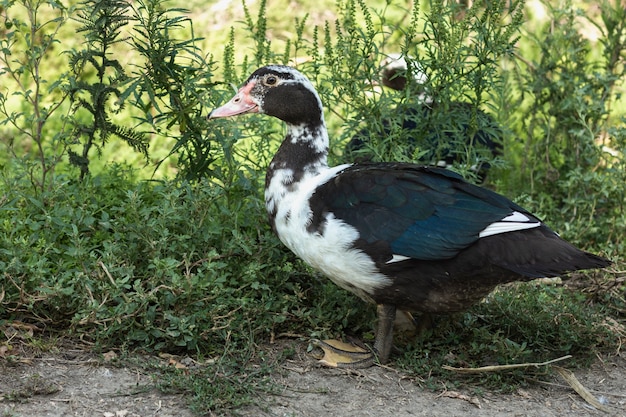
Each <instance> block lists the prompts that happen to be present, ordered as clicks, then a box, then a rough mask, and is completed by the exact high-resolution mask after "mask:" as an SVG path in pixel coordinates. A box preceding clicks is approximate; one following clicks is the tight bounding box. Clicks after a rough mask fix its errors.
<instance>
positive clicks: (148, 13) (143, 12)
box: [0, 0, 626, 411]
mask: <svg viewBox="0 0 626 417" xmlns="http://www.w3.org/2000/svg"><path fill="white" fill-rule="evenodd" d="M470 3H471V2H470ZM625 10H626V8H625V7H624V5H623V4H622V3H621V2H620V1H618V0H604V1H602V2H600V3H593V4H591V3H588V2H579V1H575V0H563V1H550V2H549V1H541V0H533V1H529V2H527V3H523V2H521V1H504V0H496V1H492V2H473V4H469V5H468V4H466V3H465V2H460V3H457V2H454V1H443V0H432V1H429V2H421V3H419V4H415V5H413V3H412V2H385V1H373V2H367V5H366V4H365V2H364V1H356V0H346V1H337V2H333V1H330V0H322V1H318V2H315V3H313V2H299V3H298V4H297V5H296V4H294V3H291V2H288V1H285V0H276V1H272V0H266V1H247V2H242V3H240V2H231V1H219V2H215V3H207V2H200V1H196V0H191V1H186V2H179V1H176V0H170V1H165V0H138V1H134V2H127V1H113V0H103V1H95V0H87V1H84V2H77V1H69V2H68V1H65V2H63V1H61V2H59V1H52V0H48V1H39V0H19V1H18V0H2V1H0V148H1V149H2V151H1V152H0V274H1V278H0V329H4V330H6V329H8V328H10V327H11V326H12V324H13V323H18V322H22V323H29V324H32V325H34V326H35V327H36V328H37V329H38V330H39V331H41V333H36V334H35V335H34V336H33V335H23V341H24V343H26V344H28V342H29V341H31V340H32V338H37V337H44V336H45V337H50V335H55V336H57V337H61V336H62V337H69V336H72V337H76V338H79V339H80V340H81V341H83V342H85V343H88V344H89V345H92V346H94V347H95V348H97V349H111V348H116V349H120V350H121V351H124V352H128V351H131V350H136V349H141V350H145V351H149V352H170V353H178V354H186V355H193V356H194V357H196V358H197V359H198V360H199V361H202V359H210V364H211V365H210V366H209V365H207V366H206V367H203V368H202V369H201V370H198V371H197V373H196V374H193V373H192V374H191V375H189V374H188V373H185V374H183V373H176V371H172V372H171V374H169V375H170V377H169V378H166V379H165V380H164V382H163V388H164V389H180V390H185V391H190V392H191V393H192V394H193V395H194V396H195V398H196V400H197V401H196V403H195V406H196V407H197V408H198V410H199V411H203V410H204V411H206V410H212V409H217V408H223V407H234V406H237V405H240V404H242V403H245V402H246V401H247V400H248V399H249V398H250V395H252V394H251V393H253V392H254V391H255V390H258V389H267V390H271V387H269V386H268V385H267V384H266V377H267V375H268V374H269V373H270V372H272V369H273V368H272V366H273V364H275V363H277V362H280V360H282V359H283V358H284V357H288V356H289V355H292V354H293V350H292V348H287V349H285V350H284V351H281V352H280V354H278V355H276V354H275V352H273V351H272V349H271V347H268V344H269V343H270V342H275V341H276V340H280V339H285V340H291V339H296V340H297V341H298V343H304V344H305V345H306V343H307V341H308V340H309V338H311V337H332V336H342V335H344V334H354V335H357V336H359V337H365V338H366V339H367V338H368V337H371V331H372V325H373V319H374V311H373V310H374V308H373V307H372V306H367V305H364V304H362V302H361V301H360V300H357V299H355V298H354V297H353V296H352V295H350V294H347V293H345V292H344V291H342V290H340V289H338V288H336V287H335V286H334V285H333V284H332V283H330V282H329V281H328V280H326V279H325V278H324V277H321V276H319V275H318V274H316V273H315V272H313V271H311V270H309V269H308V268H307V267H306V266H304V265H303V264H302V263H300V262H299V261H298V260H297V259H295V258H294V257H293V256H292V255H291V254H290V253H288V252H287V251H286V249H285V248H284V247H283V246H282V245H281V244H280V242H279V241H278V240H277V239H276V238H275V237H274V236H273V235H272V233H271V232H270V230H269V228H268V226H267V225H266V223H265V218H266V214H265V211H264V207H263V202H262V185H263V180H264V171H265V168H266V167H267V165H268V163H269V161H270V159H271V157H272V154H273V151H274V150H275V149H276V148H277V146H278V145H279V143H280V139H281V138H282V137H283V135H282V132H283V131H282V127H281V125H280V123H279V122H278V121H274V120H268V119H267V118H263V119H260V118H259V116H249V117H246V118H242V119H238V120H237V121H233V120H217V121H211V123H209V122H208V121H207V120H206V116H207V114H208V113H209V111H210V110H211V109H212V108H214V107H216V106H218V105H220V104H222V103H224V102H225V101H226V100H228V99H229V98H230V97H231V96H232V95H233V94H234V92H235V91H236V88H237V87H238V86H239V85H240V84H241V83H242V82H243V81H245V79H246V78H247V76H248V75H249V74H250V73H251V72H252V71H253V70H254V69H256V68H257V67H259V66H261V65H265V64H268V63H281V64H289V65H294V66H297V67H298V68H299V69H300V70H301V71H302V72H303V73H305V74H306V75H307V76H309V78H311V80H312V81H313V83H314V84H315V85H316V87H317V89H318V91H319V93H320V95H321V97H322V101H323V103H324V105H325V109H326V119H327V122H328V125H329V130H330V137H331V147H332V150H331V153H332V154H331V162H332V163H341V162H344V161H345V160H346V158H347V155H345V154H344V146H345V143H347V142H348V141H349V140H350V138H351V137H352V135H353V134H354V132H356V131H358V130H361V129H367V130H368V131H369V132H371V135H372V141H371V143H368V146H369V147H370V150H371V151H372V152H373V154H374V155H376V158H377V159H380V160H392V159H393V160H397V159H404V160H407V159H409V160H410V159H413V157H415V156H416V155H417V154H419V153H420V152H425V151H426V149H420V148H419V147H418V149H417V150H416V151H415V152H414V154H413V155H407V153H406V152H403V145H402V144H403V143H406V141H407V140H408V138H407V135H409V133H407V132H406V131H403V130H402V129H391V131H389V129H388V126H387V127H385V126H384V125H383V124H382V123H381V120H383V119H388V120H392V121H393V120H394V118H396V119H398V118H399V117H401V115H400V114H399V112H398V110H397V109H402V106H409V105H411V103H412V102H413V101H414V100H415V97H416V93H415V91H416V90H415V89H412V88H408V89H406V90H404V91H400V92H398V91H394V90H390V89H385V88H382V87H380V74H379V70H380V67H379V64H380V61H381V60H382V59H383V58H385V57H386V56H388V55H389V54H392V53H402V54H404V55H405V56H408V57H410V59H414V60H415V62H418V63H419V65H420V66H421V68H422V69H423V70H424V72H425V73H426V75H427V80H425V83H424V84H422V85H412V87H415V88H418V89H421V90H420V91H428V92H429V94H430V95H431V96H432V97H433V99H434V100H436V102H437V103H438V104H439V105H438V106H437V108H436V109H435V110H434V111H433V113H432V114H430V115H429V120H428V124H427V125H426V124H425V125H424V127H423V129H422V132H421V133H410V135H412V136H413V138H412V139H411V140H417V141H418V142H417V143H420V142H419V139H420V138H419V137H418V136H419V135H428V134H429V131H431V130H432V129H437V128H440V127H441V126H445V124H446V123H449V122H450V118H451V116H450V113H449V108H450V107H449V103H453V102H455V101H462V102H467V103H470V104H471V105H472V108H474V109H480V110H482V111H484V112H485V113H487V114H489V115H490V116H491V117H492V118H493V119H495V120H496V121H497V122H498V123H499V125H500V126H501V129H502V132H503V133H502V145H503V153H502V155H499V156H498V157H494V156H493V155H490V154H487V155H486V154H484V153H481V152H480V150H479V149H473V148H472V147H471V146H469V147H468V146H467V144H466V143H465V142H463V139H462V137H458V138H450V140H451V141H453V142H454V141H457V142H458V143H456V145H457V149H462V151H461V153H462V154H463V158H460V161H459V163H458V164H456V165H455V166H454V167H453V169H455V170H457V171H459V172H460V173H461V174H463V175H465V176H466V177H467V178H468V179H469V180H470V181H474V180H476V178H475V173H474V172H473V171H472V169H471V165H473V164H474V163H475V161H476V160H482V161H484V162H488V163H489V164H490V166H491V167H492V168H491V170H490V172H489V175H488V178H487V183H486V184H485V186H488V187H491V188H493V189H495V190H497V191H499V192H501V193H503V194H505V195H507V196H509V197H510V198H512V199H514V200H515V201H517V202H519V203H520V204H522V205H523V206H525V207H526V208H528V209H529V210H531V211H534V212H535V213H537V214H538V215H539V216H540V217H542V218H543V219H544V220H545V221H546V222H547V223H548V224H549V225H550V226H552V228H553V229H555V230H557V231H559V232H560V233H561V235H562V236H563V237H564V238H566V239H567V240H570V241H572V242H573V243H575V244H577V245H578V246H580V247H582V248H584V249H586V250H589V251H592V252H595V253H599V254H601V255H604V256H607V257H609V258H611V259H612V260H614V261H615V266H614V267H613V268H611V269H609V270H606V271H602V272H593V273H589V274H584V275H583V274H575V275H574V276H573V277H571V279H570V280H568V281H565V282H564V283H559V282H556V283H554V282H553V283H551V284H536V283H531V284H524V285H518V286H513V287H507V288H503V289H499V290H498V291H497V292H496V293H494V294H493V295H492V296H490V297H489V299H488V301H489V302H488V303H483V304H481V305H478V306H476V307H475V308H474V309H472V310H471V311H469V312H468V313H465V314H460V315H457V316H454V317H452V318H451V319H449V320H447V321H444V322H442V324H440V325H439V326H438V327H436V328H435V329H434V330H433V331H432V333H430V334H428V335H426V336H423V337H422V338H418V339H416V340H413V341H411V342H409V343H408V344H407V345H406V346H404V347H403V349H404V352H405V353H403V354H402V355H400V357H398V358H397V363H396V365H397V366H398V367H401V368H402V369H403V370H404V371H406V372H407V373H414V374H416V375H421V376H423V377H424V378H425V380H426V381H427V382H428V384H434V383H435V382H433V381H442V380H443V381H444V383H446V384H450V385H455V384H461V383H480V384H484V385H486V386H489V387H498V389H506V387H512V386H517V385H519V384H523V383H526V382H525V381H526V379H525V378H524V376H523V375H519V374H508V375H506V376H502V375H500V376H498V377H497V381H496V380H494V379H493V377H492V379H489V378H490V377H488V376H481V377H480V380H478V381H474V380H471V381H470V380H468V379H459V377H458V376H454V375H451V374H450V373H446V372H445V371H443V370H441V369H440V365H441V364H444V363H445V364H450V365H453V366H454V365H457V364H459V363H462V364H466V365H468V364H469V365H476V366H478V365H481V364H484V363H510V362H520V361H535V362H538V361H542V360H548V359H553V358H554V357H556V356H557V355H565V354H573V355H574V360H573V364H578V365H582V364H584V363H586V362H588V361H589V360H592V359H593V358H594V357H595V354H596V353H603V354H609V355H610V354H617V353H618V352H619V346H621V343H623V341H624V336H625V331H624V313H625V311H626V301H625V299H624V292H625V289H626V287H625V283H624V272H623V271H624V262H623V259H624V253H625V252H626V249H625V247H624V239H623V235H624V231H625V230H626V213H625V212H624V204H625V202H626V158H625V155H624V152H625V151H626V124H625V120H626V118H625V116H626V100H625V99H624V97H623V92H624V87H625V85H624V81H625V79H626V77H624V75H625V71H626V69H625V68H626V67H625V66H624V63H625V60H626V52H625V51H626V11H625ZM466 117H469V119H468V120H470V122H469V128H470V130H471V129H477V128H478V126H475V125H474V124H475V123H476V120H477V119H476V113H473V114H470V115H469V116H466ZM398 120H399V119H398ZM395 125H397V126H400V125H401V122H400V123H396V124H395ZM392 126H394V124H393V123H392ZM385 129H387V130H385ZM561 316H567V317H568V318H570V319H568V320H565V321H559V326H554V321H555V317H561ZM525 318H526V319H532V320H524V319H525ZM59 335H60V336H59ZM5 338H6V340H0V343H2V344H4V345H5V346H13V347H12V348H9V349H8V352H10V355H19V352H18V350H17V348H15V336H9V333H8V332H5ZM11 349H13V350H11ZM272 352H273V353H272ZM207 363H209V361H207ZM259 365H261V366H259ZM433 370H434V371H433ZM243 374H246V375H248V377H246V381H247V383H245V384H242V383H241V380H240V376H241V375H243ZM425 375H428V376H427V377H426V376H425ZM196 376H197V377H199V378H195V377H196ZM190 381H191V382H190ZM503 381H504V382H506V383H504V384H503ZM437 383H440V382H437ZM212 392H219V393H220V395H219V396H216V395H212Z"/></svg>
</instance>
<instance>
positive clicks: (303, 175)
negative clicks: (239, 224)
mask: <svg viewBox="0 0 626 417" xmlns="http://www.w3.org/2000/svg"><path fill="white" fill-rule="evenodd" d="M326 169H328V132H327V131H326V125H325V124H324V119H323V117H320V119H319V121H317V122H315V123H303V124H287V135H286V136H285V139H284V140H283V143H282V144H281V145H280V148H279V149H278V151H277V152H276V154H275V155H274V158H273V159H272V162H271V163H270V166H269V169H268V170H267V176H266V178H265V203H266V207H267V211H268V213H269V215H270V219H272V220H273V217H274V215H275V214H276V210H277V207H278V204H280V201H281V200H282V199H283V197H284V196H285V194H287V193H292V192H298V191H299V190H300V186H301V184H302V183H303V182H305V181H307V180H308V179H311V178H312V177H316V176H317V175H319V174H320V173H321V172H322V171H324V170H326Z"/></svg>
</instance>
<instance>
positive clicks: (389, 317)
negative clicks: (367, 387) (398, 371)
mask: <svg viewBox="0 0 626 417" xmlns="http://www.w3.org/2000/svg"><path fill="white" fill-rule="evenodd" d="M377 312H378V328H377V329H376V340H375V341H374V349H373V351H370V350H367V349H364V348H362V347H359V346H355V345H353V344H351V343H344V342H341V341H338V340H324V341H321V340H316V341H314V343H315V344H316V345H318V346H319V347H320V348H321V349H322V350H323V351H324V356H323V357H322V358H321V359H320V363H321V364H322V365H325V366H330V367H333V368H351V369H363V368H368V367H370V366H372V365H373V364H374V361H375V359H376V358H377V357H378V360H379V362H380V363H383V364H384V363H386V362H387V361H388V360H389V354H390V353H391V348H392V346H393V324H394V320H395V317H396V307H395V306H393V305H388V304H379V305H378V307H377Z"/></svg>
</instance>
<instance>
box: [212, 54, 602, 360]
mask: <svg viewBox="0 0 626 417" xmlns="http://www.w3.org/2000/svg"><path fill="white" fill-rule="evenodd" d="M251 113H258V114H263V115H267V116H271V117H275V118H278V119H280V120H282V121H283V123H284V124H285V126H286V135H285V137H284V139H283V141H282V143H281V144H280V146H279V148H278V150H277V151H276V153H275V154H274V156H273V159H272V161H271V162H270V164H269V167H268V169H267V173H266V179H265V206H266V209H267V214H268V218H269V223H270V225H271V227H272V229H273V231H274V232H275V233H276V235H277V236H278V238H279V239H280V240H281V241H282V243H283V244H284V245H285V246H286V247H287V248H289V249H290V250H291V251H292V252H293V253H295V254H296V255H297V256H298V257H299V258H301V259H302V260H303V261H304V262H306V263H307V264H309V265H310V266H311V267H313V268H314V269H316V270H318V271H320V272H321V273H322V274H324V275H326V276H327V277H328V278H330V279H331V280H332V281H333V282H334V283H335V284H337V285H338V286H339V287H341V288H343V289H345V290H347V291H350V292H352V293H354V294H356V295H357V296H358V297H360V298H361V299H362V300H364V301H365V302H367V303H371V304H374V305H376V308H377V327H376V331H375V336H374V337H375V339H374V343H373V346H371V347H368V346H366V347H365V348H364V347H363V345H359V344H358V343H357V344H354V343H345V342H342V341H339V340H328V341H323V342H322V344H321V346H322V348H325V349H324V350H325V352H326V353H327V355H326V356H325V357H324V358H322V360H321V362H322V364H324V365H328V366H334V367H346V368H366V367H368V366H372V365H373V364H375V363H380V364H385V363H387V362H388V361H389V359H390V354H391V352H392V347H393V333H394V328H393V323H394V321H395V318H396V313H397V312H398V311H400V312H404V311H407V312H423V313H428V314H441V313H453V312H459V311H463V310H466V309H467V308H469V307H470V306H472V305H473V304H475V303H477V302H479V301H480V300H482V299H483V298H484V297H485V296H486V295H488V294H489V293H490V292H491V291H492V290H493V289H494V288H495V287H496V286H497V285H499V284H503V283H508V282H513V281H529V280H533V279H535V278H542V277H557V276H561V275H562V274H565V273H567V272H571V271H576V270H583V269H593V268H604V267H606V266H608V265H610V263H611V262H610V261H609V260H608V259H605V258H603V257H600V256H597V255H594V254H592V253H589V252H585V251H583V250H580V249H578V248H577V247H575V246H573V245H572V244H570V243H569V242H567V241H566V240H564V239H562V238H561V237H559V235H558V234H557V233H555V232H554V231H552V230H551V229H550V228H549V227H548V226H547V225H546V224H545V223H544V222H543V221H541V220H540V219H539V218H538V217H537V216H535V215H533V214H531V213H530V212H528V211H527V210H525V209H524V208H522V207H521V206H519V205H518V204H516V203H514V202H512V201H511V200H509V199H508V198H506V197H504V196H503V195H501V194H498V193H496V192H494V191H492V190H490V189H488V188H485V187H481V186H479V185H475V184H472V183H470V182H468V181H466V180H464V179H463V178H462V177H461V176H460V175H458V174H456V173H454V172H453V171H450V170H447V169H444V168H438V167H432V166H427V165H419V164H414V163H399V162H379V163H363V164H360V163H345V164H341V165H336V166H329V164H328V153H329V134H328V131H327V128H326V124H325V121H324V111H323V106H322V101H321V99H320V97H319V95H318V94H317V92H316V90H315V88H314V86H313V84H312V83H311V82H310V81H309V79H308V78H307V77H306V76H305V75H303V74H302V73H301V72H300V71H298V70H297V69H296V68H293V67H290V66H284V65H268V66H263V67H261V68H259V69H257V70H256V71H254V72H253V73H252V74H251V75H250V76H249V78H248V79H247V81H245V82H244V84H243V86H242V87H241V88H240V89H239V90H238V92H237V93H236V94H235V95H234V97H232V99H230V100H229V101H228V102H227V103H225V104H224V105H222V106H220V107H218V108H216V109H214V110H213V111H212V112H211V113H210V114H209V115H208V118H209V119H217V118H224V117H234V116H240V115H244V114H251Z"/></svg>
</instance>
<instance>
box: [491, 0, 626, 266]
mask: <svg viewBox="0 0 626 417" xmlns="http://www.w3.org/2000/svg"><path fill="white" fill-rule="evenodd" d="M545 5H546V7H547V8H548V10H549V12H550V15H551V16H553V18H552V19H553V20H552V22H550V23H546V24H545V25H544V27H542V28H540V30H538V31H537V33H536V34H534V35H533V36H531V37H530V39H531V40H532V42H533V43H532V45H533V47H534V51H533V53H529V54H528V55H529V57H528V58H527V59H524V60H523V61H522V62H523V63H524V64H525V65H523V66H519V67H515V71H514V72H513V75H514V78H513V79H512V80H511V86H510V87H511V91H513V92H515V94H516V95H515V96H514V97H515V98H514V100H516V101H515V102H513V103H512V104H511V107H512V108H516V109H520V111H519V112H518V113H517V114H516V118H517V119H518V120H519V123H518V124H516V125H515V132H516V133H517V134H518V137H519V141H516V142H510V143H507V144H506V150H507V151H509V155H510V157H509V158H510V159H511V161H512V163H513V164H514V166H515V167H518V169H515V170H509V171H508V172H507V173H503V177H505V176H508V184H509V187H511V188H512V189H515V190H517V192H520V191H521V190H523V191H525V192H527V193H529V197H530V201H529V208H531V209H534V210H537V211H539V212H541V213H542V214H543V215H544V216H546V217H549V218H550V223H551V224H552V225H553V226H554V227H555V228H556V229H557V230H562V231H563V232H564V236H565V237H566V238H568V239H570V240H572V241H573V242H575V243H579V244H583V243H584V244H586V245H590V246H593V245H595V247H598V248H602V247H604V250H607V248H606V246H605V245H606V243H607V242H609V244H610V245H611V246H614V248H612V249H614V250H615V251H616V253H619V254H622V255H623V254H624V246H623V244H622V243H621V242H620V241H619V239H616V238H615V231H616V230H619V229H623V228H624V227H625V226H626V223H625V212H624V202H625V200H626V176H625V175H626V170H625V168H626V165H625V164H626V158H624V154H623V152H624V149H626V148H625V145H626V129H624V121H625V120H626V119H625V118H624V112H623V108H622V109H621V110H622V112H621V115H620V114H616V112H615V110H616V109H615V107H616V104H617V103H618V100H619V99H620V93H619V91H620V88H622V87H623V80H624V76H625V75H626V72H625V71H626V69H625V68H626V66H625V65H624V64H625V61H624V52H625V51H626V42H625V41H624V39H625V38H626V14H625V13H626V12H625V11H624V8H623V7H622V6H621V5H620V4H619V3H615V4H611V3H610V2H609V1H605V2H603V3H602V7H601V8H600V16H599V19H598V18H597V17H596V18H595V19H594V17H593V16H589V17H588V16H586V15H585V14H584V12H583V11H582V10H580V9H577V8H576V7H574V6H573V5H572V4H571V2H566V3H564V4H563V5H562V6H560V7H555V6H551V5H550V4H549V3H547V2H546V3H545ZM600 20H601V22H602V23H600ZM553 22H557V25H558V27H559V30H553V29H552V28H553V26H554V23H553ZM583 24H587V25H589V24H592V25H594V26H595V27H596V28H597V29H598V30H599V31H600V33H601V34H602V36H601V38H600V39H601V41H600V44H601V45H602V49H603V50H601V51H600V53H597V54H596V53H594V49H598V48H597V47H595V46H594V45H593V43H592V41H591V40H590V39H589V38H587V37H585V36H583V34H582V31H581V26H582V25H583ZM535 51H536V52H535ZM529 180H530V181H529Z"/></svg>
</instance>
